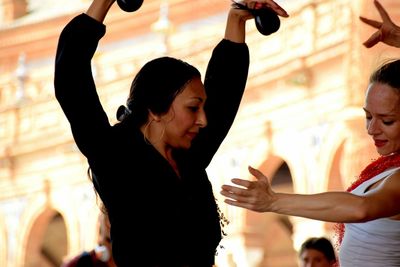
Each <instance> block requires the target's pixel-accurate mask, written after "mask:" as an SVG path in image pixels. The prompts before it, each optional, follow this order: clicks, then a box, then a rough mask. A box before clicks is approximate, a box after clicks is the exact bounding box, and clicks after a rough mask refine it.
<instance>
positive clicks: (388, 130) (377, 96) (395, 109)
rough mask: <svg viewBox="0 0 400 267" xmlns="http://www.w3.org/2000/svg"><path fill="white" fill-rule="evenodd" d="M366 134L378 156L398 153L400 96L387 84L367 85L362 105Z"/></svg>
mask: <svg viewBox="0 0 400 267" xmlns="http://www.w3.org/2000/svg"><path fill="white" fill-rule="evenodd" d="M364 111H365V117H366V126H367V130H368V134H369V135H370V136H371V137H372V139H373V140H374V144H375V147H376V149H377V151H378V153H379V154H380V155H388V154H390V153H393V152H396V151H400V95H399V91H397V90H396V89H394V88H392V87H390V86H389V85H387V84H382V83H372V84H370V85H369V87H368V90H367V95H366V98H365V105H364Z"/></svg>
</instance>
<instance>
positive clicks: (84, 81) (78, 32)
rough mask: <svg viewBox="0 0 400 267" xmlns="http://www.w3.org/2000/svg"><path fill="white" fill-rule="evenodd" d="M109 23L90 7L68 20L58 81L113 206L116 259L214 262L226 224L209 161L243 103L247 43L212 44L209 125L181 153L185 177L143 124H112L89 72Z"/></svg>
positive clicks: (125, 262)
mask: <svg viewBox="0 0 400 267" xmlns="http://www.w3.org/2000/svg"><path fill="white" fill-rule="evenodd" d="M105 30H106V29H105V26H104V25H103V24H102V23H100V22H98V21H96V20H94V19H93V18H91V17H89V16H87V15H86V14H81V15H78V16H77V17H75V18H74V19H72V20H71V21H70V22H69V23H68V24H67V26H66V27H65V28H64V30H63V31H62V33H61V35H60V39H59V44H58V49H57V55H56V65H55V80H54V85H55V93H56V98H57V100H58V101H59V103H60V105H61V107H62V109H63V111H64V113H65V115H66V117H67V119H68V121H69V123H70V125H71V130H72V133H73V137H74V139H75V142H76V144H77V146H78V147H79V149H80V151H81V152H82V153H83V154H84V155H85V156H86V158H87V160H88V163H89V166H90V168H91V170H92V173H93V176H94V177H93V178H94V179H93V183H94V186H95V188H96V190H97V192H98V193H99V196H100V198H101V200H102V201H103V203H104V204H105V206H106V208H107V210H108V213H109V218H110V222H111V237H112V244H113V255H114V259H115V261H116V262H117V264H118V266H119V267H126V266H211V265H213V264H214V256H215V250H216V248H217V246H218V244H219V242H220V240H221V226H220V218H219V212H218V210H217V204H216V202H215V198H214V195H213V191H212V186H211V183H210V182H209V180H208V177H207V173H206V168H207V166H208V164H209V163H210V161H211V160H212V158H213V156H214V154H215V153H216V151H217V149H218V147H219V146H220V144H221V143H222V141H223V140H224V138H225V136H226V134H227V133H228V131H229V129H230V127H231V125H232V123H233V120H234V117H235V115H236V113H237V110H238V107H239V104H240V101H241V98H242V95H243V91H244V88H245V84H246V79H247V74H248V67H249V52H248V48H247V45H246V44H238V43H233V42H230V41H228V40H222V41H221V42H220V43H219V44H218V45H217V46H216V48H215V49H214V51H213V55H212V58H211V60H210V62H209V65H208V68H207V72H206V77H205V80H204V85H205V88H206V93H207V102H206V105H205V111H206V115H207V120H208V125H207V127H206V128H204V129H202V130H201V131H200V133H199V135H198V136H197V137H196V139H195V140H194V141H193V143H192V146H191V148H190V149H189V150H185V151H176V152H175V154H174V155H175V157H176V161H177V164H178V168H179V172H180V174H181V177H180V178H179V177H178V176H177V175H176V173H175V172H174V170H173V168H172V167H171V166H170V165H169V163H168V162H167V161H166V160H165V159H164V158H163V157H162V156H161V155H160V154H159V153H158V151H157V150H156V149H155V148H154V147H153V146H151V145H149V144H147V143H145V142H144V138H143V135H142V133H141V131H140V130H139V129H137V128H135V127H134V126H133V125H131V124H129V123H126V122H125V121H124V122H121V123H118V124H116V125H110V123H109V120H108V118H107V115H106V113H105V111H104V109H103V108H102V105H101V103H100V100H99V97H98V95H97V92H96V87H95V83H94V80H93V76H92V72H91V59H92V57H93V54H94V53H95V50H96V49H97V45H98V42H99V41H100V39H101V38H102V37H103V36H104V34H105ZM132 49H134V47H133V48H132ZM155 78H156V77H155ZM155 97H156V96H155Z"/></svg>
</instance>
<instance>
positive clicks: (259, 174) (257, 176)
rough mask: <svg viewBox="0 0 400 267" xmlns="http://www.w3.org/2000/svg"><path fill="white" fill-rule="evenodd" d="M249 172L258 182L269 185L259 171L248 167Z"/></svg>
mask: <svg viewBox="0 0 400 267" xmlns="http://www.w3.org/2000/svg"><path fill="white" fill-rule="evenodd" d="M248 169H249V172H250V173H251V174H252V175H254V177H256V178H257V180H258V181H262V182H266V183H269V181H268V178H267V177H266V176H265V175H264V174H263V173H262V172H261V171H259V170H257V169H254V168H253V167H251V166H249V167H248Z"/></svg>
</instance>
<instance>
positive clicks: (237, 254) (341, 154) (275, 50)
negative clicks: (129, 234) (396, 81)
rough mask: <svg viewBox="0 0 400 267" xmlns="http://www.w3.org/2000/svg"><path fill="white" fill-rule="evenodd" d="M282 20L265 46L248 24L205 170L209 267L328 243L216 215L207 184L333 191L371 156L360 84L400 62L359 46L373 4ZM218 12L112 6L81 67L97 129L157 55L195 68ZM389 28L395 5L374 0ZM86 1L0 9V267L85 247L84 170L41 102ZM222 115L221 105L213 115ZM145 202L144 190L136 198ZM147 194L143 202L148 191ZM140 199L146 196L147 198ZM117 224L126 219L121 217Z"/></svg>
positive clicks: (287, 256)
mask: <svg viewBox="0 0 400 267" xmlns="http://www.w3.org/2000/svg"><path fill="white" fill-rule="evenodd" d="M277 2H278V3H280V4H281V5H282V6H283V7H285V8H286V9H287V10H288V11H289V14H290V17H289V18H287V19H281V29H280V31H279V32H278V33H276V34H273V35H271V36H267V37H266V36H262V35H261V34H259V33H258V32H257V31H256V29H255V26H254V23H253V22H250V23H248V30H249V34H248V35H247V43H248V45H249V47H250V54H251V67H250V74H249V80H248V83H247V89H246V92H245V95H244V98H243V101H242V105H241V107H240V110H239V113H238V116H237V118H236V121H235V123H234V125H233V127H232V129H231V131H230V133H229V135H228V137H227V138H226V140H225V142H224V144H223V145H222V147H221V149H220V150H219V152H218V153H217V155H216V156H215V158H214V160H213V162H212V164H211V165H210V167H209V168H208V172H209V175H210V179H211V181H212V183H213V186H214V189H215V195H216V197H217V198H218V201H219V205H220V207H221V209H222V210H223V212H224V213H225V215H226V217H227V218H228V219H229V221H230V223H229V225H228V226H227V227H226V229H225V231H226V232H227V234H228V235H227V236H226V237H225V238H224V239H223V241H222V243H221V245H222V246H223V248H221V249H219V251H218V255H217V257H216V258H217V266H218V267H234V266H238V267H267V266H268V267H272V266H274V267H294V266H297V256H296V250H297V248H298V247H299V245H300V244H301V243H302V242H303V241H304V240H305V239H306V238H307V237H309V236H320V235H325V236H327V237H330V238H333V231H332V224H329V223H323V222H318V221H312V220H307V219H302V218H293V217H288V216H280V215H275V214H258V213H254V212H249V211H246V210H243V209H238V208H232V207H227V206H226V205H224V204H223V198H221V196H220V195H219V190H220V186H221V185H222V184H223V183H228V182H229V180H230V179H231V178H232V177H238V176H240V177H242V178H250V177H249V175H248V172H247V166H248V165H252V166H253V167H257V168H260V169H261V170H262V171H263V172H265V173H266V174H267V175H268V176H269V177H270V178H271V179H272V184H273V187H274V188H275V189H276V190H282V191H287V192H296V193H317V192H321V191H325V190H343V189H345V188H346V187H347V186H348V185H349V184H350V182H351V181H352V180H354V179H355V177H356V175H357V174H358V173H359V172H360V170H361V169H362V167H363V166H364V165H365V164H367V163H368V162H370V160H371V159H373V158H376V157H377V154H376V152H375V149H374V147H373V146H372V145H371V142H370V139H369V137H368V136H367V134H366V131H365V126H364V114H363V111H362V105H363V98H364V92H365V89H366V86H367V80H368V76H369V74H370V72H371V71H372V70H373V69H375V67H377V66H378V65H379V64H380V63H381V62H382V61H383V60H385V59H387V58H393V57H396V56H398V55H399V52H398V51H396V50H394V49H393V48H389V47H386V46H384V45H381V44H380V45H377V46H376V47H374V48H373V49H369V50H368V49H366V48H364V47H363V46H362V42H363V41H364V40H366V39H367V38H368V37H369V35H370V34H372V32H373V29H371V28H369V27H368V26H366V25H363V24H361V23H360V22H359V19H358V16H359V15H363V16H366V17H371V18H375V19H377V20H379V19H380V17H379V14H378V13H377V11H376V10H375V7H374V5H373V1H372V0H291V1H290V0H277ZM230 3H231V2H230V0H215V1H203V0H169V1H167V0H145V1H144V4H143V6H142V8H141V9H140V10H139V11H137V12H135V13H133V14H130V13H124V12H122V11H121V10H119V9H118V7H117V6H116V5H115V6H114V7H113V8H112V9H111V11H110V14H109V16H108V17H107V18H106V21H105V23H106V25H107V31H108V33H107V35H106V37H104V38H103V39H102V40H101V42H100V45H99V48H98V51H97V53H96V55H95V58H94V61H93V68H94V72H95V79H96V82H97V85H98V91H99V94H100V98H101V100H102V103H103V104H104V107H105V109H106V112H107V113H108V115H109V118H110V121H111V122H112V123H113V122H115V121H116V120H115V112H116V110H117V108H118V106H119V105H121V104H124V103H125V99H126V97H127V96H128V91H129V87H130V83H131V81H132V78H133V77H134V75H135V73H136V72H137V71H138V69H139V68H140V67H141V66H142V65H143V64H144V63H145V62H147V61H148V60H150V59H153V58H155V57H159V56H162V55H164V54H168V55H171V56H173V57H177V58H182V59H184V60H186V61H188V62H190V63H192V64H193V65H195V66H197V67H198V68H199V69H200V70H202V71H203V75H204V71H205V69H206V64H207V62H208V59H209V57H210V54H211V50H212V49H213V47H214V45H215V44H216V43H217V42H218V41H219V40H220V39H221V38H222V36H223V34H224V29H225V19H226V14H227V10H228V7H229V5H230ZM381 3H382V4H383V5H384V6H385V8H386V9H387V10H389V11H390V15H391V16H392V18H393V19H394V21H396V22H397V23H399V22H400V2H399V1H397V0H381ZM89 4H90V1H89V0H58V1H50V0H0V266H2V267H39V266H40V267H55V266H59V265H60V264H61V262H62V261H63V260H64V259H66V258H68V257H70V256H72V255H75V254H77V253H79V252H81V251H82V250H85V249H90V248H92V247H93V246H94V245H95V243H96V240H97V232H98V231H97V229H96V221H97V215H98V213H99V208H98V205H97V202H96V196H95V194H94V190H93V187H92V185H91V183H90V182H89V180H88V178H87V175H86V171H87V167H88V166H87V163H86V160H85V158H84V157H83V156H82V155H81V154H80V152H79V151H78V149H77V147H76V146H75V144H74V141H73V139H72V136H71V133H70V129H69V125H68V123H67V120H66V119H65V117H64V115H63V113H62V111H61V108H60V107H59V105H58V103H57V102H56V100H55V97H54V93H53V72H54V56H55V50H56V45H57V40H58V37H59V34H60V31H61V30H62V28H63V27H64V26H65V24H66V23H67V22H68V21H69V20H70V19H71V18H72V17H74V16H75V15H76V14H79V13H81V12H84V11H85V10H86V8H87V7H88V6H89ZM221 108H223V103H221ZM141 190H146V189H141ZM149 194H150V192H149ZM149 197H151V196H149ZM129 212H130V214H129V217H132V218H134V217H135V209H134V207H133V206H132V207H131V210H130V211H129Z"/></svg>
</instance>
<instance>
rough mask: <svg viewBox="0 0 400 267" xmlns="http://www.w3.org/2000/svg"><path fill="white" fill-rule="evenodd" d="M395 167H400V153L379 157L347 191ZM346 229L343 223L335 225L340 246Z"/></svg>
mask: <svg viewBox="0 0 400 267" xmlns="http://www.w3.org/2000/svg"><path fill="white" fill-rule="evenodd" d="M394 167H400V153H393V154H391V155H389V156H380V157H379V158H378V159H376V160H375V161H373V162H371V163H370V164H369V165H368V166H367V167H365V169H364V170H363V171H362V172H361V174H360V176H359V177H358V179H357V180H355V181H354V182H353V183H352V184H351V185H350V186H349V188H347V190H346V191H347V192H351V191H353V190H354V189H355V188H357V187H358V186H359V185H360V184H362V183H364V182H365V181H368V180H369V179H371V178H373V177H375V176H377V175H378V174H380V173H381V172H383V171H385V170H387V169H390V168H394ZM344 230H345V229H344V224H343V223H338V224H336V225H335V231H336V235H337V246H338V247H339V246H340V244H341V243H342V240H343V235H344Z"/></svg>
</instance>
